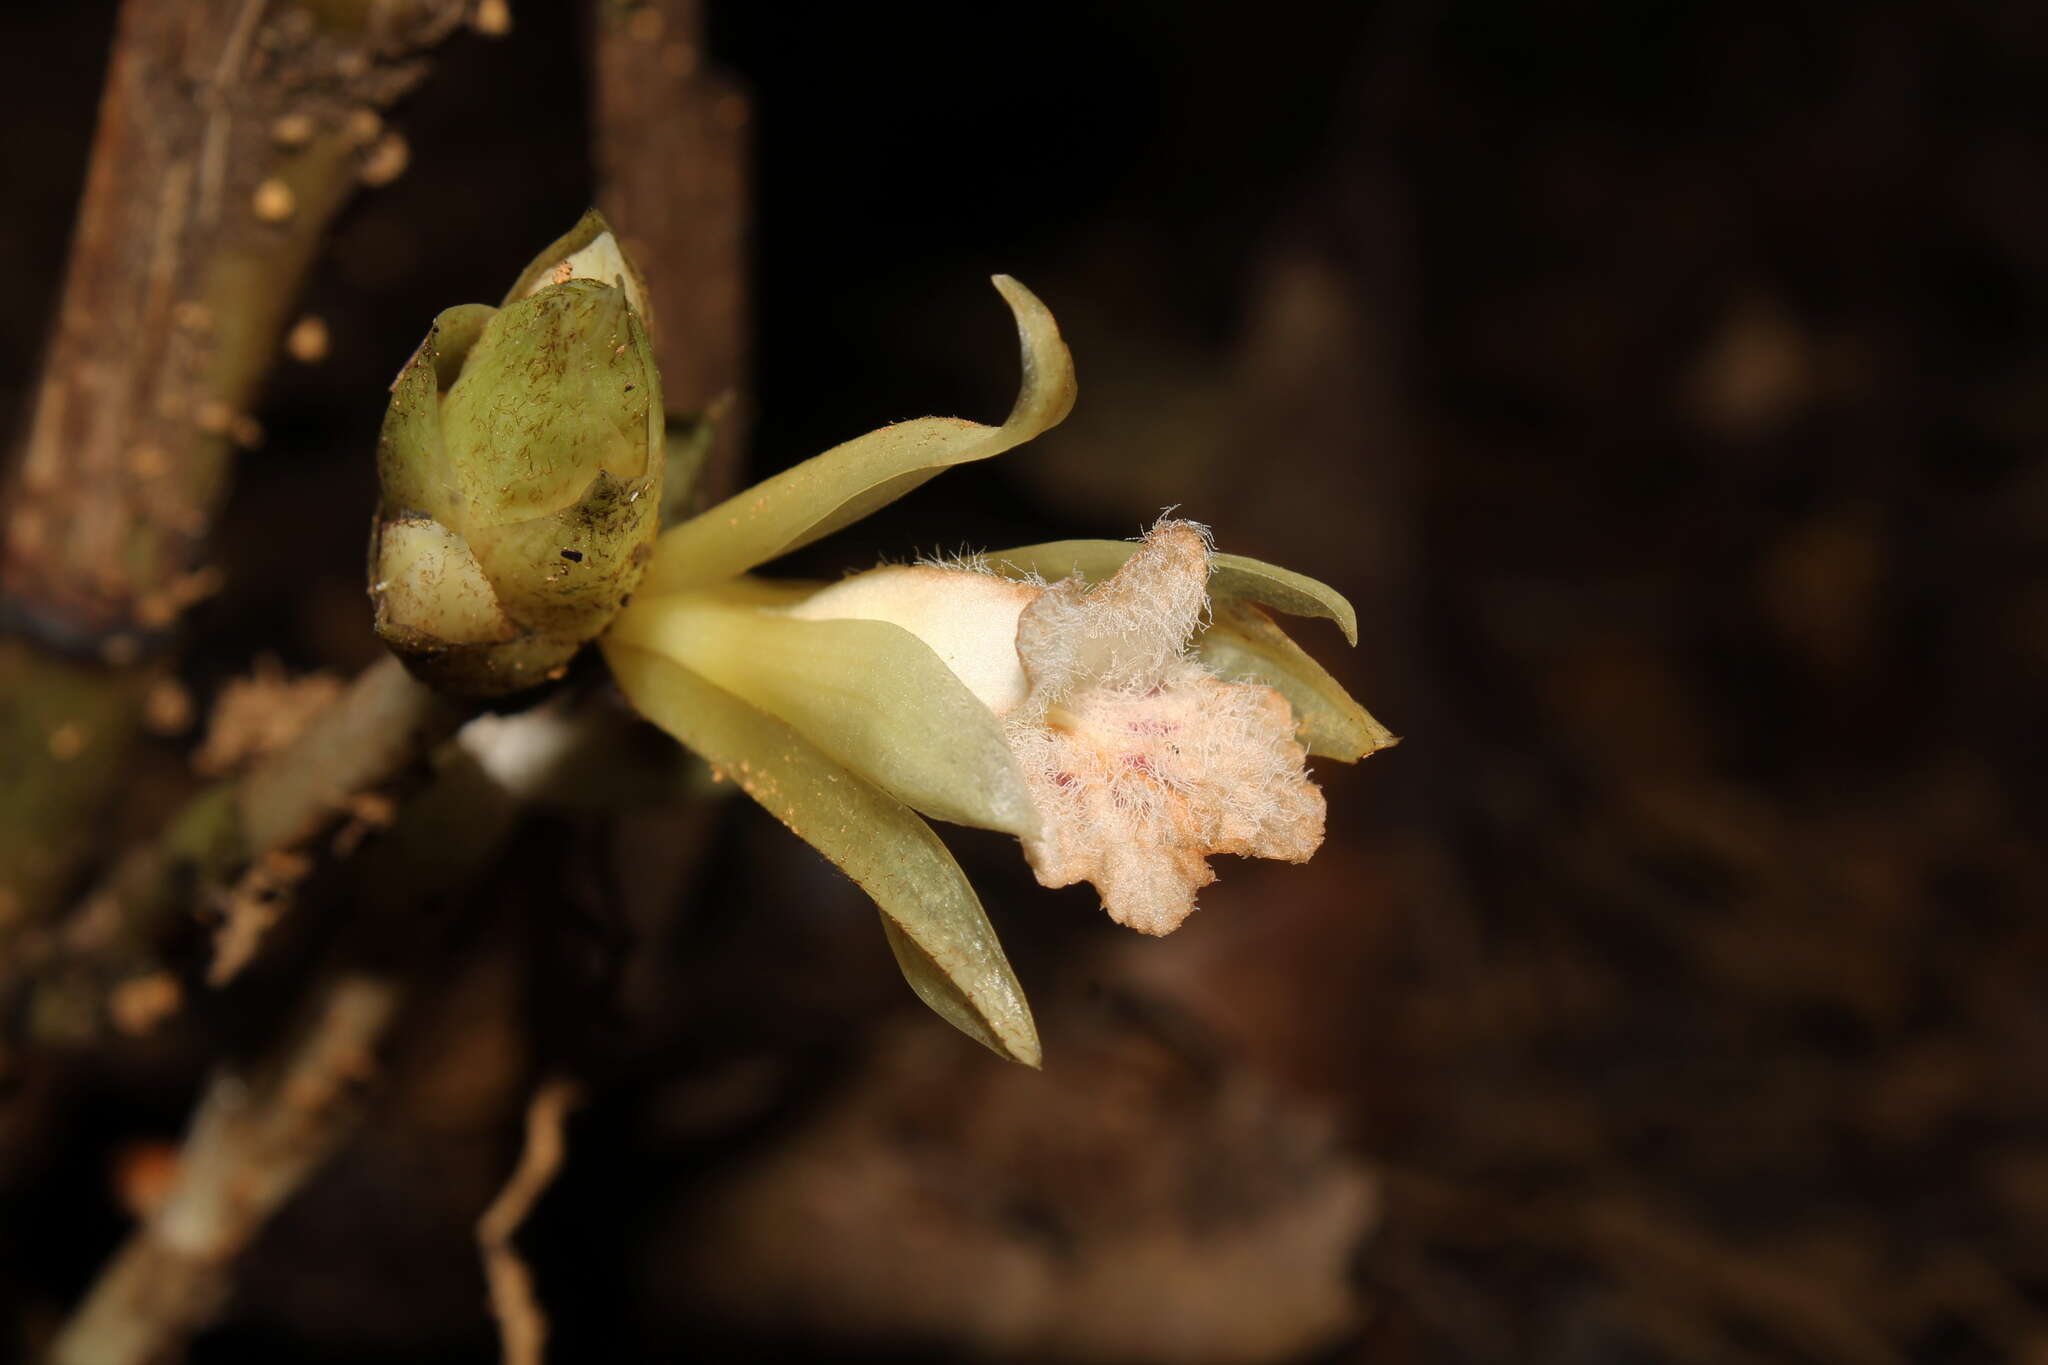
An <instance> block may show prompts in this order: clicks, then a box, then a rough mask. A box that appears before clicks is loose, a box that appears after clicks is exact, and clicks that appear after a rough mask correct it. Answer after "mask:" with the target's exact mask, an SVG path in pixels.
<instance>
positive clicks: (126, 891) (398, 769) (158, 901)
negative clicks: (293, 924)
mask: <svg viewBox="0 0 2048 1365" xmlns="http://www.w3.org/2000/svg"><path fill="white" fill-rule="evenodd" d="M462 714H463V713H462V712H461V711H460V710H459V709H458V708H457V707H455V706H454V705H453V704H451V703H449V702H448V701H446V700H444V699H443V698H441V697H440V696H438V695H437V694H436V693H434V692H433V691H432V690H431V689H429V688H428V687H426V686H425V685H424V684H422V683H419V682H416V681H415V680H414V679H413V678H412V677H411V675H410V674H408V673H407V672H406V671H405V668H404V666H403V665H401V664H400V663H399V662H398V661H397V660H395V659H391V658H385V659H382V660H380V661H378V662H377V663H375V664H372V665H371V666H370V667H369V668H367V669H365V670H363V672H362V673H361V674H359V675H358V676H357V677H356V679H355V681H354V682H352V683H350V684H349V686H348V689H347V690H346V691H345V692H343V693H342V695H341V696H340V698H339V699H337V700H336V701H335V703H334V704H333V705H332V706H330V707H328V708H327V709H326V710H324V711H322V712H321V713H320V714H319V715H318V716H316V717H315V718H314V719H313V721H312V722H311V723H310V724H308V725H307V726H306V728H305V730H304V731H303V732H301V734H300V735H299V737H298V738H297V739H295V740H293V741H292V743H290V744H289V745H287V746H285V747H284V748H283V749H281V750H279V751H278V752H277V753H275V754H272V755H270V756H269V757H268V758H265V759H263V760H261V761H260V762H259V763H257V765H256V766H255V767H254V768H252V769H251V770H250V771H249V772H248V773H247V774H245V775H244V776H242V777H241V778H239V779H236V780H232V781H228V782H223V783H220V784H218V785H216V786H213V787H209V788H207V789H206V790H205V791H202V792H201V793H199V795H197V796H196V797H194V798H193V799H192V800H191V801H190V802H188V803H187V805H186V807H185V809H184V810H183V811H181V812H180V813H179V814H178V816H176V817H175V818H174V819H172V820H171V821H170V822H168V824H167V825H166V826H165V828H164V830H163V831H162V832H161V833H160V834H159V835H158V836H157V837H156V838H155V839H153V840H151V841H150V842H148V843H146V844H142V845H140V846H138V847H136V848H133V849H130V850H129V851H128V852H127V853H126V854H124V855H122V856H121V857H120V858H119V859H118V860H116V862H115V864H114V867H113V869H112V871H111V872H110V873H109V875H108V876H107V877H106V878H105V879H104V880H103V881H102V882H101V883H100V885H99V886H98V887H97V888H96V889H95V890H94V891H93V893H92V894H91V895H89V896H88V897H87V898H86V899H85V900H84V901H83V902H82V903H81V904H80V906H79V908H78V909H77V910H76V911H75V912H74V913H73V914H72V916H71V918H70V919H69V921H68V922H67V923H66V924H65V925H64V926H63V927H62V928H60V929H59V930H58V931H56V932H54V933H51V934H49V935H47V936H44V937H41V938H39V939H34V940H31V941H29V942H28V943H26V944H24V945H23V947H22V949H21V951H19V952H17V953H16V954H15V955H14V956H13V958H12V959H10V960H8V961H7V962H6V963H5V966H4V969H0V1003H7V1004H15V1005H20V1006H23V1007H21V1008H18V1009H16V1010H15V1012H14V1014H15V1017H17V1018H20V1019H22V1020H23V1021H24V1023H25V1027H26V1028H27V1029H28V1030H29V1032H30V1033H32V1034H33V1035H34V1036H35V1037H36V1038H37V1039H38V1040H39V1041H43V1042H63V1043H74V1044H75V1043H82V1042H85V1041H88V1040H90V1039H91V1038H93V1037H95V1036H97V1035H98V1034H99V1033H100V1032H101V1030H103V1029H104V1028H105V1027H106V1026H107V1024H108V1023H109V1022H118V1021H115V1020H114V1019H113V1015H112V1013H111V1012H110V1010H109V1008H108V1003H109V1001H110V1000H111V999H112V998H113V996H114V995H115V993H116V992H118V991H119V990H120V988H121V987H122V986H123V984H124V983H126V982H128V981H131V980H134V979H137V978H138V977H141V976H147V975H149V974H151V973H153V972H155V971H157V970H158V969H159V967H160V964H159V963H158V962H157V961H156V960H155V958H154V956H153V951H154V946H155V945H156V944H158V943H159V942H161V941H162V938H163V936H164V934H165V932H166V931H167V930H168V929H169V928H171V927H172V926H173V925H174V923H175V922H176V921H177V920H178V919H179V918H180V917H182V916H186V915H189V914H191V913H192V910H193V905H192V896H193V893H194V891H195V889H203V888H207V887H212V888H216V889H218V890H220V891H222V892H226V891H227V890H228V888H230V887H232V886H236V885H237V884H238V883H239V882H240V881H241V880H242V879H243V877H244V874H245V872H253V875H255V876H256V877H258V878H259V879H264V880H266V881H277V880H279V879H280V878H279V874H280V873H281V872H282V871H283V870H284V863H283V862H282V861H281V860H285V859H286V858H287V855H288V854H289V852H290V850H292V849H294V848H296V847H297V846H299V845H301V844H303V843H304V842H305V841H306V840H308V839H310V838H312V837H313V836H315V835H317V834H318V833H319V832H320V831H321V830H322V829H323V828H325V827H326V826H327V825H328V824H330V823H331V822H332V821H333V820H334V819H336V818H337V817H338V816H340V815H342V814H343V813H344V812H347V811H349V810H351V809H352V807H353V803H354V800H355V798H357V797H359V796H360V795H361V794H362V793H364V792H367V791H370V790H372V789H374V788H377V787H381V786H383V785H385V784H387V783H389V782H391V781H392V780H393V779H395V778H397V777H398V776H399V775H400V774H402V773H403V772H405V771H406V770H407V769H408V768H411V767H413V766H414V765H415V764H417V763H419V762H420V760H421V759H423V758H424V757H425V756H426V754H427V753H428V752H430V751H431V750H432V749H433V748H434V747H435V746H436V745H438V744H439V743H440V742H441V741H443V740H444V739H446V738H447V737H448V736H449V735H450V734H452V733H453V732H454V731H455V728H456V726H457V725H458V724H459V723H460V721H461V719H462ZM287 880H288V879H287ZM242 889H243V890H244V891H248V890H251V889H253V888H249V887H243V888H242ZM286 889H288V887H287V888H286ZM245 902H247V903H248V904H250V905H260V908H261V909H262V911H263V913H261V914H253V913H240V912H238V910H237V907H238V906H244V903H245ZM227 904H228V907H229V914H228V918H227V920H226V921H225V922H224V923H223V925H222V930H221V937H220V946H219V951H218V954H217V956H216V962H215V970H214V972H213V973H212V976H213V978H214V980H215V984H219V983H220V982H221V981H224V980H226V979H227V978H228V977H231V976H233V975H234V974H235V973H236V972H237V971H239V970H240V969H241V967H242V966H243V965H245V964H246V963H247V962H248V960H249V958H250V956H251V955H252V954H253V953H254V952H255V950H256V948H257V946H258V945H259V943H260V941H261V933H262V930H263V929H264V928H266V927H267V926H268V924H269V923H270V922H271V921H272V920H274V919H275V918H276V912H277V911H278V909H279V906H278V905H277V903H276V902H275V901H274V900H264V901H261V902H260V903H259V902H254V901H251V900H250V898H249V897H248V896H246V895H245V896H242V897H236V896H232V895H231V896H228V897H227ZM245 908H246V907H245Z"/></svg>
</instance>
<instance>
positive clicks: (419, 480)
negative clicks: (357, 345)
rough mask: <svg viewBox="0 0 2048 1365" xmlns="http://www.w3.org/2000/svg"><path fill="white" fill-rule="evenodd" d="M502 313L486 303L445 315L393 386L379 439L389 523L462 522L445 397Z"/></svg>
mask: <svg viewBox="0 0 2048 1365" xmlns="http://www.w3.org/2000/svg"><path fill="white" fill-rule="evenodd" d="M497 311H498V310H497V309H495V308H492V307H490V306H489V305H488V304H482V303H465V304H459V305H457V306H456V307H454V308H447V309H443V310H442V311H441V313H440V314H439V315H438V316H436V317H435V319H434V321H433V325H432V326H430V327H428V328H427V335H426V339H425V340H424V341H422V342H420V344H419V349H417V350H415V351H414V352H413V353H412V358H411V359H410V360H408V361H406V362H405V368H404V369H402V370H400V371H399V372H398V378H397V379H395V380H393V381H392V383H391V403H390V405H389V406H388V407H386V408H385V409H384V425H383V428H382V429H381V430H380V431H379V432H378V435H377V480H378V483H379V485H380V487H381V488H382V495H381V499H380V506H381V508H382V511H383V514H384V515H385V516H387V517H400V516H408V515H414V514H421V515H425V516H429V517H432V518H434V519H435V520H436V521H440V522H442V523H444V524H447V525H451V526H452V525H454V524H455V523H456V522H457V521H458V520H460V508H461V503H462V495H461V492H460V490H459V489H458V488H457V486H456V484H455V480H454V478H453V476H452V475H451V474H450V473H449V470H448V454H447V447H446V446H445V444H444V443H443V441H442V438H441V409H440V401H441V392H442V390H444V389H445V388H447V386H448V385H449V384H452V383H453V382H455V376H456V374H457V373H458V372H459V371H460V369H461V367H462V362H463V360H464V359H465V358H466V357H467V356H468V355H469V352H470V349H471V348H472V347H474V346H475V345H476V341H477V338H478V337H480V336H482V335H483V330H484V325H485V324H486V323H487V322H489V321H490V318H491V315H492V314H493V313H495V312H497Z"/></svg>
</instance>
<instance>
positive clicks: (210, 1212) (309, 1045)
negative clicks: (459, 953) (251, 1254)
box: [49, 976, 399, 1365]
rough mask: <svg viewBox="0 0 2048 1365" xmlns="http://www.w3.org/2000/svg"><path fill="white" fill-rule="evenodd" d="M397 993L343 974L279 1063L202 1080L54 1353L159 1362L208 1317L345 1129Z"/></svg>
mask: <svg viewBox="0 0 2048 1365" xmlns="http://www.w3.org/2000/svg"><path fill="white" fill-rule="evenodd" d="M398 1002H399V992H398V990H397V988H396V987H395V986H394V985H393V984H392V983H391V982H389V981H386V980H382V979H378V978H374V977H369V976H344V977H341V978H340V979H338V980H336V981H334V982H333V983H332V984H331V985H330V986H329V987H328V988H327V990H326V991H325V993H324V995H323V996H322V998H321V1000H320V1002H319V1005H318V1007H317V1008H316V1009H315V1010H314V1011H313V1013H312V1017H311V1019H310V1021H309V1023H308V1025H307V1027H306V1030H305V1032H304V1034H303V1035H302V1036H301V1037H300V1038H299V1039H298V1040H297V1041H296V1042H295V1043H294V1044H293V1045H291V1046H290V1047H289V1048H288V1049H286V1051H285V1052H284V1054H283V1055H282V1057H281V1058H280V1059H279V1061H278V1062H277V1064H276V1065H274V1066H273V1067H271V1068H269V1069H268V1070H267V1071H265V1072H264V1073H262V1074H260V1075H254V1076H250V1075H244V1074H241V1073H238V1072H235V1071H223V1072H221V1073H220V1074H219V1075H217V1076H216V1077H215V1078H214V1079H213V1081H212V1082H211V1083H210V1084H209V1085H208V1086H207V1089H206V1094H205V1097H204V1098H203V1099H202V1100H201V1101H200V1104H199V1108H198V1110H197V1112H196V1113H195V1114H194V1116H193V1120H192V1129H191V1132H190V1134H189V1135H188V1136H187V1137H186V1139H185V1144H184V1148H183V1150H182V1152H181V1153H180V1156H179V1159H178V1169H177V1175H176V1176H175V1177H174V1179H173V1183H172V1185H171V1190H170V1193H169V1195H168V1196H167V1197H166V1198H165V1201H164V1203H163V1206H162V1207H161V1208H160V1209H159V1210H158V1211H157V1212H156V1214H155V1215H154V1216H153V1217H152V1218H151V1219H150V1220H149V1222H148V1224H147V1225H146V1226H144V1227H143V1228H142V1229H141V1230H139V1231H138V1232H137V1233H136V1234H135V1235H134V1236H133V1237H131V1238H130V1239H129V1241H128V1243H127V1245H126V1246H124V1247H123V1248H122V1249H121V1251H120V1252H119V1253H118V1254H117V1255H116V1257H115V1258H114V1260H113V1262H112V1263H111V1264H110V1265H109V1266H108V1267H107V1269H106V1270H105V1271H104V1272H102V1274H101V1276H100V1279H99V1282H98V1283H97V1284H95V1285H94V1286H93V1289H92V1292H91V1293H90V1294H89V1295H88V1296H87V1298H86V1300H85V1302H84V1303H83V1304H81V1305H80V1306H79V1308H78V1311H77V1313H76V1314H75V1315H74V1316H73V1317H72V1319H71V1321H70V1322H69V1323H68V1324H66V1326H65V1327H64V1330H63V1331H62V1332H61V1333H60V1334H59V1335H58V1337H57V1340H56V1343H55V1344H54V1346H53V1347H52V1348H51V1351H50V1357H49V1358H50V1361H51V1365H146V1363H147V1362H153V1361H161V1360H163V1359H166V1358H167V1357H170V1356H173V1355H175V1354H177V1353H178V1351H179V1350H180V1349H181V1348H182V1346H183V1344H184V1343H185V1342H186V1341H189V1340H190V1339H191V1337H192V1335H193V1334H194V1333H196V1332H197V1331H199V1330H200V1329H201V1328H203V1327H204V1326H206V1325H207V1324H208V1323H210V1322H211V1321H212V1320H213V1319H214V1317H215V1316H216V1315H217V1314H218V1313H219V1311H220V1309H221V1307H222V1305H223V1304H224V1303H225V1302H226V1300H227V1296H228V1292H229V1289H230V1288H231V1286H232V1277H233V1268H234V1262H235V1258H236V1257H237V1256H238V1255H240V1253H241V1252H242V1250H243V1248H245V1247H246V1246H247V1245H248V1244H249V1242H250V1241H251V1239H253V1238H254V1237H255V1235H256V1233H257V1232H258V1231H259V1230H260V1229H261V1228H262V1227H263V1226H264V1225H265V1224H266V1223H267V1222H269V1220H270V1217H271V1215H272V1214H274V1213H276V1212H277V1210H278V1208H279V1207H281V1206H282V1205H283V1204H284V1202H285V1201H286V1200H287V1199H289V1198H290V1197H291V1196H292V1195H293V1194H295V1193H297V1191H298V1190H299V1188H300V1186H301V1185H303V1184H304V1183H305V1181H306V1178H307V1177H308V1176H310V1175H311V1174H312V1173H313V1172H314V1171H315V1170H317V1169H318V1168H319V1167H320V1166H321V1165H322V1164H323V1163H324V1162H325V1161H326V1160H327V1158H328V1156H330V1155H331V1154H332V1153H333V1152H334V1150H335V1148H337V1147H338V1146H340V1144H341V1142H342V1140H343V1139H344V1138H345V1137H346V1136H347V1135H348V1134H349V1133H350V1132H351V1131H353V1129H354V1126H355V1121H356V1118H357V1117H358V1115H359V1114H360V1112H361V1109H362V1098H363V1093H364V1090H365V1087H366V1084H367V1082H368V1081H369V1080H370V1078H371V1076H372V1075H373V1073H374V1071H375V1061H374V1057H375V1052H376V1049H377V1047H378V1045H379V1043H381V1042H382V1040H383V1038H384V1035H385V1032H386V1031H387V1030H388V1029H389V1027H390V1025H391V1022H392V1020H393V1019H394V1018H395V1017H396V1014H397V1010H398Z"/></svg>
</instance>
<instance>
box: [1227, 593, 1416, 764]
mask: <svg viewBox="0 0 2048 1365" xmlns="http://www.w3.org/2000/svg"><path fill="white" fill-rule="evenodd" d="M1194 645H1195V652H1196V653H1197V654H1199V655H1200V656H1201V659H1202V663H1203V664H1204V665H1206V666H1207V667H1208V669H1209V671H1210V672H1212V673H1214V674H1216V676H1218V677H1220V678H1223V679H1224V680H1226V681H1228V682H1254V683H1263V684H1265V685H1266V686H1267V687H1270V688H1272V689H1273V690H1274V691H1276V692H1278V693H1279V694H1280V695H1281V696H1283V697H1285V698H1287V704H1288V705H1289V706H1290V707H1292V708H1293V709H1294V718H1295V727H1296V734H1297V735H1299V737H1300V739H1301V742H1302V744H1303V746H1304V747H1306V748H1307V750H1308V751H1309V752H1310V753H1312V754H1316V755H1319V756H1320V757H1323V758H1334V759H1337V760H1339V761H1340V762H1344V763H1355V762H1357V761H1358V760H1359V759H1361V758H1364V757H1365V756H1366V755H1367V754H1370V753H1373V752H1375V751H1376V750H1380V749H1385V748H1389V747H1391V746H1392V745H1395V744H1398V743H1399V742H1400V741H1399V740H1398V739H1397V738H1396V737H1395V736H1394V734H1393V732H1392V731H1390V730H1388V729H1387V727H1386V726H1384V725H1382V724H1380V723H1379V722H1378V721H1377V720H1374V719H1373V718H1372V715H1371V713H1370V712H1368V711H1367V710H1366V709H1365V708H1364V707H1363V706H1360V705H1359V704H1358V703H1357V702H1356V701H1354V700H1352V698H1351V694H1350V693H1348V692H1346V691H1345V690H1344V686H1343V684H1341V683H1339V682H1338V681H1337V680H1336V679H1335V678H1333V677H1331V676H1330V674H1329V672H1328V671H1327V670H1325V669H1324V668H1323V666H1322V665H1321V664H1319V663H1317V662H1316V661H1315V660H1314V659H1312V658H1310V657H1309V656H1308V655H1307V654H1306V653H1304V652H1303V651H1302V648H1301V646H1300V645H1297V644H1295V643H1294V641H1293V640H1291V639H1289V638H1288V637H1287V632H1286V631H1283V630H1282V629H1280V627H1279V626H1277V625H1275V624H1274V623H1273V618H1272V617H1270V616H1268V615H1266V613H1265V612H1263V611H1261V610H1259V609H1258V608H1257V607H1255V606H1252V605H1250V604H1249V603H1245V602H1222V603H1219V604H1217V606H1216V608H1215V611H1214V617H1213V619H1212V620H1211V621H1210V623H1209V625H1208V626H1207V627H1206V628H1204V629H1203V630H1201V631H1199V632H1197V634H1196V635H1195V641H1194Z"/></svg>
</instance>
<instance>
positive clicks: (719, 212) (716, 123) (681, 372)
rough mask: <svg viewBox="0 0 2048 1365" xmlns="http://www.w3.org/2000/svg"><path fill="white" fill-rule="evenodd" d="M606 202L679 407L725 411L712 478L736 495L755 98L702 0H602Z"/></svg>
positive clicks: (669, 394)
mask: <svg viewBox="0 0 2048 1365" xmlns="http://www.w3.org/2000/svg"><path fill="white" fill-rule="evenodd" d="M591 8H592V10H593V11H594V12H595V18H594V23H595V28H596V33H595V37H594V41H593V43H592V47H593V62H594V67H595V71H594V79H593V81H592V88H593V102H594V104H593V109H592V119H591V122H592V125H593V132H592V137H593V149H592V150H593V152H594V155H595V160H596V162H597V178H598V194H597V197H598V206H599V207H600V208H602V209H603V210H604V213H605V216H606V217H607V218H609V219H610V220H611V221H612V222H613V223H614V224H615V225H617V227H618V230H619V232H620V234H621V236H622V237H623V238H624V244H625V247H626V250H627V251H628V252H629V253H630V254H631V255H632V256H633V258H634V259H635V260H637V261H639V262H640V263H641V266H642V269H643V270H644V271H645V272H646V275H647V279H648V283H649V290H650V292H651V294H652V296H653V297H652V309H651V311H652V313H653V316H654V349H655V359H656V362H657V363H658V364H659V365H660V366H661V382H662V391H663V393H664V395H665V396H666V398H667V401H668V406H669V410H670V411H671V412H681V413H703V412H706V411H708V410H713V409H714V408H715V409H716V410H717V414H718V430H717V434H716V437H715V446H714V450H713V453H712V455H711V459H710V463H709V465H708V466H707V469H706V473H705V475H704V479H703V485H702V486H703V487H704V488H705V489H707V490H708V491H709V492H711V493H712V495H713V496H723V495H724V493H725V492H727V491H730V485H731V483H732V480H733V479H734V477H735V476H736V474H737V471H738V467H739V457H740V453H741V451H742V450H743V449H744V448H745V443H746V428H747V396H746V357H747V347H748V344H749V337H748V328H747V308H746V288H747V250H746V247H747V225H748V218H749V199H750V194H749V190H748V177H747V151H748V146H747V132H748V122H749V109H748V103H747V97H746V95H745V94H744V93H743V92H742V90H741V89H740V88H739V86H737V85H736V84H735V83H734V82H733V81H732V80H730V79H729V78H728V77H726V76H725V75H723V74H722V73H719V72H717V71H714V70H713V69H712V67H711V65H710V61H709V58H708V57H707V55H706V53H705V50H704V36H703V19H702V13H701V8H702V7H701V5H700V4H699V3H698V0H596V3H594V4H593V5H592V6H591Z"/></svg>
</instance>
